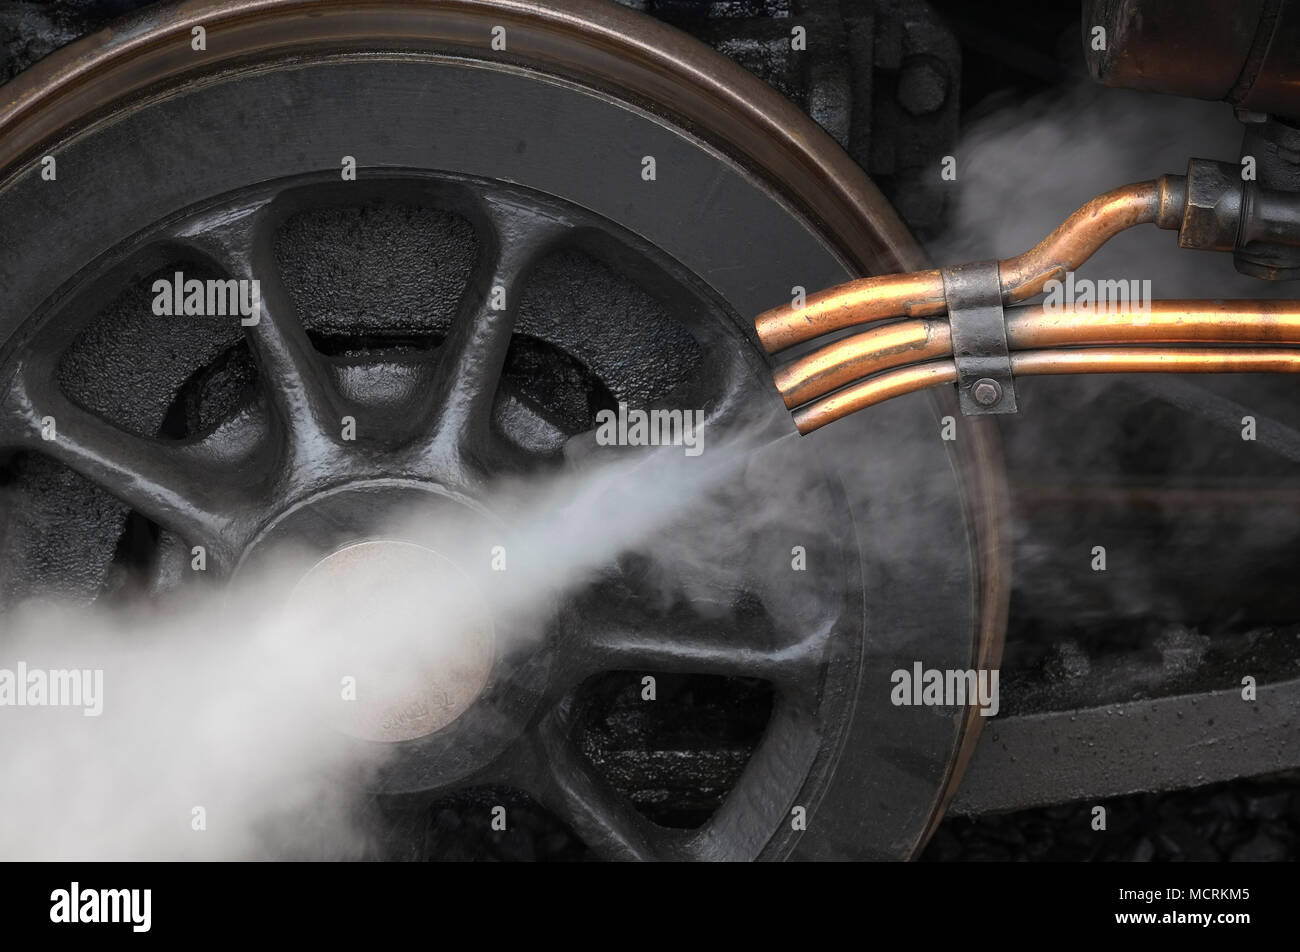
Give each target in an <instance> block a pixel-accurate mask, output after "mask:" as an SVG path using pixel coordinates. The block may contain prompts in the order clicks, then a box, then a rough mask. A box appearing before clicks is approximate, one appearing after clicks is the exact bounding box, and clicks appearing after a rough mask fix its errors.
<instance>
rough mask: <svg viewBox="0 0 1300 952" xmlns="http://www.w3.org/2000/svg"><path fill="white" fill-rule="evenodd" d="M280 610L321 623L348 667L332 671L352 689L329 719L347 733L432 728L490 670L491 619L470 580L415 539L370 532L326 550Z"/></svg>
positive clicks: (454, 711)
mask: <svg viewBox="0 0 1300 952" xmlns="http://www.w3.org/2000/svg"><path fill="white" fill-rule="evenodd" d="M412 593H415V594H414V597H412ZM453 593H454V597H451V596H452V595H453ZM289 609H290V612H291V615H292V617H295V618H299V619H303V618H309V619H313V620H315V619H319V620H321V621H322V622H324V623H325V626H326V627H325V629H324V630H323V631H321V635H322V638H323V640H325V641H326V642H327V643H328V645H329V647H328V649H327V650H328V651H329V653H330V654H331V655H332V656H334V657H337V658H338V661H339V670H340V671H341V672H345V671H350V672H353V673H351V674H341V680H342V679H351V680H350V681H349V682H348V684H349V686H351V687H354V688H355V691H354V692H347V691H345V692H344V694H343V698H342V702H343V703H342V708H343V713H342V714H341V716H340V718H339V726H340V728H341V729H342V730H343V731H344V732H345V733H347V734H350V735H352V736H354V737H358V738H360V739H363V740H372V741H384V742H394V741H407V740H414V739H416V738H419V737H424V736H426V735H428V734H432V733H434V732H435V731H439V730H442V729H443V728H445V727H447V726H448V725H450V724H451V723H452V722H453V721H455V720H456V719H457V718H459V717H460V716H461V715H462V714H463V713H464V712H465V711H466V710H467V709H468V708H469V707H470V705H472V704H473V703H475V701H477V700H478V699H479V697H480V696H481V695H482V694H483V691H484V689H485V688H486V687H487V684H488V681H489V679H490V678H491V675H492V667H493V661H494V660H495V654H496V650H495V645H494V632H493V628H492V620H491V617H490V616H489V615H488V612H487V609H486V606H485V605H484V604H483V602H482V599H481V597H480V596H479V595H478V593H477V591H476V589H475V585H474V582H473V581H472V580H471V579H470V578H469V576H467V575H466V574H465V573H464V572H462V571H461V569H460V568H458V567H457V565H456V564H455V562H453V561H452V560H451V559H449V558H447V557H446V556H444V555H442V554H440V553H438V552H435V551H434V550H433V549H429V548H425V547H424V546H422V545H417V544H415V543H412V542H405V541H401V540H395V539H376V540H371V541H367V542H358V543H354V544H353V545H349V546H347V547H345V548H342V549H339V550H337V551H335V552H331V553H330V554H329V555H327V556H325V557H324V558H323V559H321V560H320V561H319V562H317V563H316V564H315V565H313V566H312V567H311V568H310V569H309V570H308V571H307V572H306V574H304V575H303V576H302V578H301V580H299V582H298V584H297V585H296V586H295V587H294V590H293V593H292V595H291V596H290V599H289Z"/></svg>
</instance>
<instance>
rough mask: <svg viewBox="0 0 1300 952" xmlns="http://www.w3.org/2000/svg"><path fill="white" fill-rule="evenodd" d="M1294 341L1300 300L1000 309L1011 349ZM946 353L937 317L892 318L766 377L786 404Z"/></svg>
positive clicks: (943, 325)
mask: <svg viewBox="0 0 1300 952" xmlns="http://www.w3.org/2000/svg"><path fill="white" fill-rule="evenodd" d="M1270 342H1271V343H1291V344H1300V301H1250V300H1246V301H1199V300H1190V301H1152V302H1151V304H1150V306H1149V308H1148V309H1147V310H1146V311H1142V310H1139V309H1135V308H1129V309H1127V310H1122V311H1115V312H1112V313H1109V314H1107V313H1102V312H1100V311H1096V310H1066V311H1058V310H1051V309H1048V308H1045V307H1043V306H1042V305H1032V306H1029V307H1020V308H1015V309H1014V310H1011V311H1008V312H1007V345H1008V346H1009V347H1010V348H1011V350H1013V351H1014V350H1035V349H1038V348H1043V347H1061V346H1067V347H1068V346H1078V345H1084V344H1130V343H1146V344H1155V343H1161V344H1173V343H1206V344H1232V343H1253V344H1264V343H1270ZM951 354H952V337H951V335H950V333H949V330H948V324H947V322H946V321H944V320H942V319H936V320H928V321H897V322H895V323H893V324H886V325H885V326H884V327H878V328H874V329H872V330H869V331H862V332H861V333H858V334H854V335H852V336H851V337H846V338H844V339H842V340H838V341H836V342H835V343H833V344H827V345H826V346H825V347H821V348H818V349H817V350H815V351H813V352H812V353H810V354H807V355H806V356H804V357H801V358H800V359H798V360H795V361H792V362H790V363H789V364H786V365H784V366H782V367H778V368H777V370H776V371H775V373H774V374H773V378H774V379H775V381H776V386H777V389H778V390H780V391H781V396H782V398H784V400H785V405H786V406H787V407H797V406H799V405H800V404H801V403H807V402H808V401H809V400H813V399H815V398H817V397H820V396H822V395H824V394H827V393H830V392H831V391H833V390H837V389H839V388H840V387H842V386H844V385H845V384H848V383H852V382H853V381H854V380H860V379H862V378H863V377H867V376H870V375H871V374H876V373H880V372H881V371H884V370H889V369H891V368H893V367H898V366H901V365H903V364H908V363H918V362H920V361H924V360H932V359H935V358H938V357H948V356H951Z"/></svg>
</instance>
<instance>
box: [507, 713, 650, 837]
mask: <svg viewBox="0 0 1300 952" xmlns="http://www.w3.org/2000/svg"><path fill="white" fill-rule="evenodd" d="M569 724H570V716H569V712H568V711H567V710H566V709H563V708H561V707H557V708H556V709H554V710H553V711H552V712H551V713H550V714H549V715H547V716H546V717H545V718H543V719H542V721H541V723H540V724H539V725H538V727H537V728H536V730H535V732H534V736H533V744H532V755H531V756H530V757H529V758H527V760H529V761H531V762H532V763H530V764H529V767H530V770H529V772H530V773H533V774H534V776H533V777H532V778H522V777H521V778H520V779H519V780H517V781H516V782H519V783H521V784H522V785H523V786H525V787H526V788H527V789H528V790H529V792H530V793H531V794H532V795H533V796H534V797H536V798H537V800H538V801H539V802H540V803H541V804H542V805H543V806H544V807H546V808H547V809H548V810H550V811H552V812H553V813H555V814H556V815H557V816H558V817H559V818H560V819H562V820H564V822H565V823H567V824H568V825H569V828H570V829H572V830H573V832H574V833H576V834H577V835H578V837H579V838H580V839H581V840H582V841H583V842H584V843H585V844H586V845H587V846H588V848H590V849H591V850H592V851H593V852H594V853H595V854H596V855H597V856H599V857H600V858H601V859H604V860H624V861H627V860H638V861H643V862H644V861H652V860H662V859H670V858H672V855H673V843H674V837H673V834H672V832H671V831H668V830H660V829H658V828H657V827H655V826H654V825H653V824H651V823H650V822H649V821H648V820H646V819H645V818H644V817H642V816H641V815H640V814H639V813H637V812H636V810H635V808H633V807H632V805H631V804H629V803H628V802H627V801H626V800H625V799H624V798H623V796H622V795H621V794H619V793H618V791H616V790H615V789H614V788H613V787H611V786H610V785H609V784H608V783H607V782H606V781H605V780H604V779H603V778H602V777H600V776H599V774H597V772H596V771H595V769H594V768H593V767H592V766H591V764H590V763H589V762H588V761H587V759H586V758H585V757H584V756H583V755H582V754H581V753H580V752H579V751H578V750H577V749H576V747H575V746H574V744H573V741H572V736H571V731H570V729H569Z"/></svg>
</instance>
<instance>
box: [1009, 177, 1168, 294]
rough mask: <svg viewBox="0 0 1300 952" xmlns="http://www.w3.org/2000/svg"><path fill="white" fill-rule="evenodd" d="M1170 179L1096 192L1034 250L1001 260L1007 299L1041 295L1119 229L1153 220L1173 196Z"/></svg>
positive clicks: (1085, 259) (1094, 252)
mask: <svg viewBox="0 0 1300 952" xmlns="http://www.w3.org/2000/svg"><path fill="white" fill-rule="evenodd" d="M1169 178H1171V176H1164V177H1163V178H1161V179H1160V180H1158V181H1156V180H1153V181H1150V182H1136V183H1134V184H1133V185H1125V186H1123V187H1121V188H1117V189H1114V190H1113V191H1109V192H1106V193H1105V194H1103V195H1098V196H1097V197H1096V198H1094V199H1093V200H1092V201H1090V202H1087V203H1086V204H1084V205H1083V206H1082V207H1080V208H1079V209H1078V210H1077V211H1075V213H1074V214H1073V215H1071V216H1070V217H1069V218H1067V219H1066V220H1065V221H1063V222H1061V224H1059V225H1058V226H1057V227H1056V230H1055V231H1053V232H1052V233H1051V234H1050V235H1048V236H1047V237H1046V238H1044V239H1043V240H1042V241H1040V242H1039V243H1038V244H1036V245H1034V247H1033V248H1031V249H1030V250H1028V251H1026V252H1025V253H1024V254H1021V255H1016V257H1014V258H1007V259H1006V260H1005V261H1003V262H1001V263H1000V264H999V265H998V278H999V280H1000V282H1001V284H1002V301H1003V303H1004V304H1014V303H1016V302H1018V301H1024V300H1027V299H1028V298H1031V297H1033V296H1034V295H1035V294H1039V293H1041V292H1042V290H1043V285H1044V284H1046V283H1047V282H1048V281H1050V280H1052V279H1053V278H1055V279H1057V280H1058V281H1063V280H1065V272H1067V271H1073V270H1074V269H1076V268H1077V267H1079V265H1081V264H1083V263H1084V262H1085V261H1087V260H1088V259H1089V258H1091V257H1092V256H1093V255H1094V254H1096V253H1097V249H1098V248H1100V247H1101V246H1102V245H1104V244H1105V243H1106V242H1108V241H1110V239H1112V238H1114V237H1115V236H1116V235H1118V234H1119V233H1120V232H1121V231H1126V230H1127V229H1129V228H1132V227H1134V226H1135V225H1146V224H1150V223H1152V222H1155V221H1156V219H1157V215H1158V213H1159V212H1160V210H1161V205H1162V195H1163V196H1164V204H1169V200H1170V198H1171V191H1170V187H1169V185H1168V184H1167V183H1166V179H1169ZM1180 217H1181V216H1180ZM1175 227H1176V226H1175Z"/></svg>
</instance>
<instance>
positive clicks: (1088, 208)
mask: <svg viewBox="0 0 1300 952" xmlns="http://www.w3.org/2000/svg"><path fill="white" fill-rule="evenodd" d="M1186 196H1187V190H1186V186H1185V179H1184V177H1183V176H1181V175H1164V176H1161V177H1160V178H1159V179H1156V180H1152V181H1149V182H1137V183H1134V184H1132V185H1125V186H1123V187H1121V188H1117V189H1114V190H1113V191H1110V192H1106V193H1105V194H1103V195H1099V196H1097V197H1096V198H1094V199H1092V200H1091V201H1090V202H1088V203H1086V204H1085V205H1083V206H1082V207H1080V208H1079V209H1078V210H1077V211H1075V212H1074V214H1072V215H1070V217H1069V218H1067V219H1066V220H1065V221H1063V222H1062V223H1061V224H1060V225H1059V226H1057V228H1056V229H1055V230H1054V231H1053V232H1052V233H1051V234H1049V235H1048V236H1047V237H1046V238H1044V239H1043V240H1042V241H1040V242H1039V243H1038V244H1037V245H1035V246H1034V247H1033V248H1031V249H1030V250H1029V251H1026V252H1025V253H1024V254H1020V255H1016V256H1015V257H1014V258H1007V259H1006V260H1004V261H1002V262H1001V263H1000V264H999V268H998V272H999V280H1000V284H1001V286H1002V296H1003V303H1007V304H1011V303H1015V302H1018V301H1024V300H1027V299H1028V298H1031V297H1033V296H1034V295H1035V294H1038V293H1040V292H1041V291H1042V290H1043V285H1044V284H1046V283H1047V282H1048V281H1050V280H1051V279H1053V278H1056V279H1058V280H1060V279H1063V278H1064V276H1065V272H1067V271H1072V270H1074V269H1076V268H1078V267H1079V266H1080V265H1082V264H1083V263H1084V262H1085V261H1087V260H1088V259H1089V258H1090V257H1092V255H1093V254H1094V253H1096V251H1097V249H1099V248H1100V247H1101V246H1102V245H1104V244H1105V243H1106V242H1107V241H1109V240H1110V239H1111V238H1113V237H1114V236H1115V235H1117V234H1119V233H1120V232H1122V231H1124V230H1126V229H1128V228H1132V227H1134V226H1135V225H1141V224H1145V223H1152V222H1153V223H1155V224H1157V225H1159V226H1160V227H1161V228H1177V227H1178V226H1179V224H1180V222H1181V220H1182V209H1183V207H1184V206H1185V205H1186V203H1187V198H1186ZM945 310H947V303H946V301H945V300H944V291H943V278H942V277H941V275H940V273H939V272H938V271H936V270H931V271H913V272H910V273H907V274H890V275H882V276H878V277H871V278H861V279H859V280H857V281H850V282H848V283H847V284H841V285H837V286H836V287H833V288H829V289H828V290H825V291H822V292H819V293H817V294H814V295H812V296H811V297H809V298H808V299H807V301H806V302H805V303H804V305H803V306H802V307H795V306H794V305H792V304H791V305H782V306H780V307H776V308H773V309H771V310H769V311H765V312H764V313H762V314H760V315H759V316H758V317H757V318H756V319H755V321H754V326H755V327H756V328H757V330H758V336H759V339H760V340H761V341H762V342H763V346H764V347H766V348H767V350H768V352H769V353H773V354H775V353H777V352H778V351H782V350H785V349H786V348H787V347H792V346H793V345H795V344H799V343H802V342H803V341H806V340H812V339H813V338H814V337H820V336H821V335H822V334H827V333H830V332H831V331H836V330H841V329H843V328H845V327H853V326H856V325H859V324H871V323H876V322H878V321H883V320H889V319H892V318H899V317H929V316H932V315H935V314H941V313H943V312H944V311H945Z"/></svg>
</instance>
